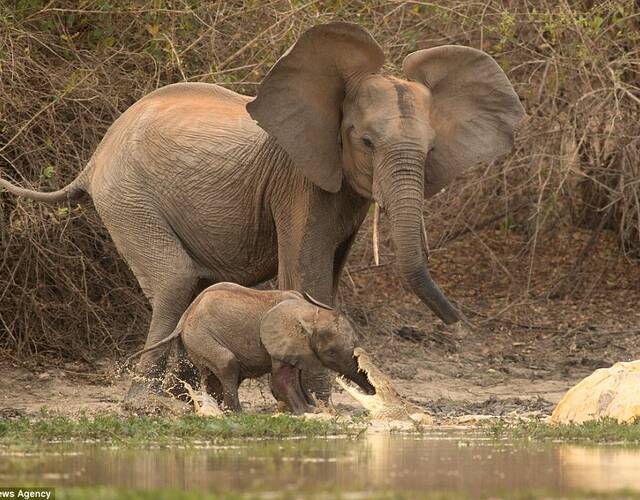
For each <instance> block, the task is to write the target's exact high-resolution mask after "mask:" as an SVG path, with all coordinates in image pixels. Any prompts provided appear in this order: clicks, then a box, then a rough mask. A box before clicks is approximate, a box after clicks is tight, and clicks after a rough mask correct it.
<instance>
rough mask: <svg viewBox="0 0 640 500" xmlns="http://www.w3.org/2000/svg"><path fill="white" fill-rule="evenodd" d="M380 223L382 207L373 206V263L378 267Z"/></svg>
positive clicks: (375, 204)
mask: <svg viewBox="0 0 640 500" xmlns="http://www.w3.org/2000/svg"><path fill="white" fill-rule="evenodd" d="M379 222H380V205H378V204H377V203H374V204H373V231H372V234H371V239H372V242H373V262H374V263H375V265H376V266H379V265H380V251H379V248H378V224H379Z"/></svg>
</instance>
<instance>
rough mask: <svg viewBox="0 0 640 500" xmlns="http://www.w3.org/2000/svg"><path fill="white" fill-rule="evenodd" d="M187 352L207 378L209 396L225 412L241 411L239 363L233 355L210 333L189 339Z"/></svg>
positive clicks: (201, 333)
mask: <svg viewBox="0 0 640 500" xmlns="http://www.w3.org/2000/svg"><path fill="white" fill-rule="evenodd" d="M187 351H188V352H189V356H190V357H191V359H193V360H194V361H196V364H197V365H198V366H199V367H202V368H200V370H201V372H203V373H210V374H213V376H212V375H208V376H207V389H208V392H209V391H211V392H209V394H211V393H213V395H214V397H215V398H216V399H217V400H218V401H219V402H220V401H221V400H222V403H223V404H224V409H225V410H231V411H234V412H240V411H242V407H241V406H240V398H239V397H238V387H239V385H240V363H238V359H237V358H236V356H235V354H233V352H231V351H230V350H229V349H227V348H226V347H224V346H222V345H220V344H219V343H218V342H217V341H215V340H214V336H213V335H211V334H210V332H207V333H203V332H200V334H199V335H198V336H197V337H196V338H193V339H189V342H188V347H187Z"/></svg>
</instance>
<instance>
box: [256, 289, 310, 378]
mask: <svg viewBox="0 0 640 500" xmlns="http://www.w3.org/2000/svg"><path fill="white" fill-rule="evenodd" d="M315 309H316V308H315V307H313V306H310V305H309V304H307V303H306V302H304V301H302V300H295V299H294V300H285V301H283V302H280V303H279V304H278V305H276V306H275V307H273V308H271V309H270V310H269V311H268V312H267V313H266V314H265V316H264V318H263V319H262V322H261V324H260V340H261V341H262V345H264V347H265V349H266V350H267V352H268V353H269V355H270V356H271V357H272V358H274V359H277V360H279V361H284V362H285V363H288V364H290V365H293V366H295V367H296V368H299V369H303V368H304V366H305V365H307V364H308V363H309V361H310V360H311V359H312V358H313V357H314V353H313V350H312V349H311V345H310V343H309V340H310V338H311V335H312V333H313V326H312V325H313V312H314V311H313V310H315Z"/></svg>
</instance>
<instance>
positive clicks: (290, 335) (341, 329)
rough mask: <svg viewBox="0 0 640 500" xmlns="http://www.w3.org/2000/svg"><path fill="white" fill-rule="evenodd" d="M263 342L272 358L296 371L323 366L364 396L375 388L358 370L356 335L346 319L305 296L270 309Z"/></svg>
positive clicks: (263, 333) (265, 319) (263, 322)
mask: <svg viewBox="0 0 640 500" xmlns="http://www.w3.org/2000/svg"><path fill="white" fill-rule="evenodd" d="M261 339H262V343H263V345H264V346H265V348H266V349H267V351H268V352H269V354H270V355H271V357H272V358H274V359H276V360H278V361H282V362H285V363H288V364H289V365H292V366H295V367H296V368H298V369H299V370H306V369H308V368H310V367H313V366H315V367H317V366H318V364H322V365H324V366H325V367H327V368H330V369H332V370H334V371H336V372H338V373H339V374H340V375H343V376H344V377H346V378H348V379H349V380H351V381H353V382H355V383H356V384H358V386H360V387H361V388H362V390H363V391H365V392H366V393H367V394H375V388H374V387H373V386H372V385H371V383H370V382H369V380H367V377H366V375H365V374H364V373H363V372H361V371H359V370H358V361H357V359H356V357H355V356H354V353H353V351H354V349H355V348H356V334H355V332H354V330H353V327H352V326H351V324H350V323H349V320H347V318H346V317H345V316H344V315H342V314H340V313H339V312H338V311H336V310H334V309H332V308H331V307H329V306H327V305H325V304H322V303H321V302H318V301H316V300H314V299H312V298H311V297H310V296H308V295H306V294H304V298H301V299H289V300H285V301H283V302H281V303H280V304H278V305H277V306H275V307H274V308H273V309H271V310H270V311H269V312H268V313H267V314H266V315H265V317H264V319H263V321H262V326H261Z"/></svg>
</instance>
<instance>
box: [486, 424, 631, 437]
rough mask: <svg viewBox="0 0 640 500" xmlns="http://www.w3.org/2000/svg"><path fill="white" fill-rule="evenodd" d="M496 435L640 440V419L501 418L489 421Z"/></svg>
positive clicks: (492, 432)
mask: <svg viewBox="0 0 640 500" xmlns="http://www.w3.org/2000/svg"><path fill="white" fill-rule="evenodd" d="M489 432H490V433H491V434H492V435H493V436H495V437H505V436H506V437H512V438H516V439H522V438H527V439H536V440H561V441H586V442H592V443H614V442H615V443H640V421H636V422H635V423H632V424H620V423H618V422H616V421H615V420H610V419H604V420H597V421H591V422H585V423H583V424H566V425H555V424H553V425H552V424H547V423H545V422H542V421H540V420H528V421H524V420H523V421H519V422H516V423H506V422H504V421H502V420H499V421H496V422H492V423H491V424H489Z"/></svg>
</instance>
